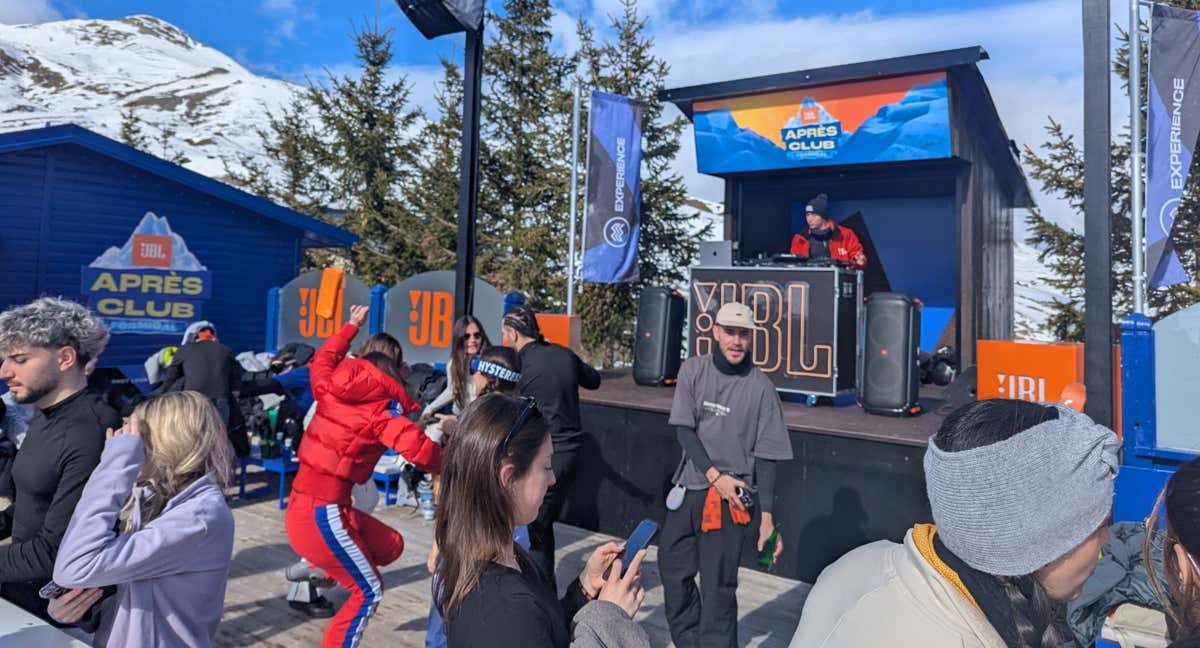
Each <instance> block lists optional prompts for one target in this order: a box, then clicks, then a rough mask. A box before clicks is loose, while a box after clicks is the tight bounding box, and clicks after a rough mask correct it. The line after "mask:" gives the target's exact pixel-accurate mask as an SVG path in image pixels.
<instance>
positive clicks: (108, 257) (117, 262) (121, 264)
mask: <svg viewBox="0 0 1200 648" xmlns="http://www.w3.org/2000/svg"><path fill="white" fill-rule="evenodd" d="M137 234H142V235H145V236H165V237H168V238H170V239H171V265H170V267H169V268H164V269H166V270H186V271H200V272H202V271H205V270H208V268H205V267H204V266H203V265H201V263H200V260H199V259H197V258H196V255H194V254H192V253H191V251H189V250H188V246H187V243H185V242H184V241H183V237H182V236H180V235H178V234H176V233H175V232H173V231H171V224H170V223H169V222H167V219H166V217H165V216H158V215H156V214H155V213H154V212H146V215H145V216H142V220H141V222H139V223H138V226H137V227H135V228H134V229H133V234H130V235H129V239H128V240H126V241H125V245H122V246H121V247H116V246H113V247H110V248H108V249H107V250H105V251H104V254H101V255H100V256H98V257H96V260H95V261H92V266H91V267H93V268H116V269H122V268H132V267H134V263H133V237H134V236H135V235H137Z"/></svg>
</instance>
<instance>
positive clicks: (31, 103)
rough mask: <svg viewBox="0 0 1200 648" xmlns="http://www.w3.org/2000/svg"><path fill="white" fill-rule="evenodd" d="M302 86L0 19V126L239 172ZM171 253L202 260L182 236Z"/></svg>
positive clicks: (199, 57) (1027, 318) (133, 26)
mask: <svg viewBox="0 0 1200 648" xmlns="http://www.w3.org/2000/svg"><path fill="white" fill-rule="evenodd" d="M300 89H301V88H300V87H299V86H296V85H293V84H291V83H287V82H285V81H280V80H278V79H271V78H267V77H261V76H257V75H255V74H253V73H252V72H250V71H249V70H247V69H245V68H244V67H243V66H242V65H240V64H239V63H237V62H236V61H235V60H233V59H232V58H230V57H229V56H227V55H225V54H223V53H221V52H219V51H217V50H215V49H213V48H211V47H208V46H206V45H204V44H202V43H200V42H198V41H196V40H195V39H193V38H192V37H191V36H189V35H188V34H186V33H185V32H183V30H181V29H179V28H178V27H176V26H174V25H172V24H170V23H168V22H165V21H163V20H160V19H158V18H155V17H153V16H146V15H141V16H130V17H127V18H123V19H120V20H65V21H58V22H49V23H42V24H37V25H4V24H0V132H3V131H14V130H22V129H26V128H37V127H41V126H45V125H47V124H63V123H75V124H79V125H80V126H83V127H84V128H88V129H91V130H94V131H96V132H98V133H101V134H103V135H106V136H108V137H111V138H113V139H119V138H120V124H121V112H122V111H125V110H132V111H134V112H135V114H136V115H137V116H138V118H139V119H140V120H141V121H142V128H143V131H144V133H145V135H146V136H147V137H148V139H149V141H150V142H151V144H150V145H149V146H148V148H149V152H150V153H158V154H161V150H160V145H159V144H158V139H159V135H160V134H161V133H162V132H163V129H164V127H165V128H169V129H171V130H173V131H175V135H174V136H173V137H172V138H171V139H170V142H169V146H170V148H171V149H172V150H173V151H177V152H181V153H183V154H184V155H186V156H187V157H188V158H189V159H190V162H188V163H187V164H186V166H187V167H189V168H191V169H192V170H194V171H197V172H199V173H202V174H205V175H208V176H211V177H215V178H220V177H222V176H224V175H225V164H224V163H225V162H226V161H228V162H230V163H231V164H232V165H233V166H234V167H235V168H236V167H237V164H236V160H237V159H238V158H239V157H240V156H243V155H250V156H262V155H263V151H262V148H261V145H260V142H259V138H258V135H257V133H256V129H257V128H260V127H262V125H263V124H264V123H265V118H266V115H267V112H268V111H276V112H277V111H280V110H281V109H282V108H283V107H284V105H285V104H286V103H287V102H288V101H289V99H290V98H291V96H292V94H293V93H294V92H296V91H298V90H300ZM719 117H721V116H720V115H708V117H707V118H709V119H718V118H719ZM701 118H702V115H699V114H698V115H697V119H698V120H699V119H701ZM729 122H730V124H729V126H735V124H733V122H732V119H730V120H729ZM754 137H755V138H757V139H760V140H762V143H763V145H764V146H771V148H774V146H773V145H771V144H770V142H769V141H768V140H766V139H765V138H762V137H761V136H759V135H754ZM776 150H778V149H776ZM264 161H265V162H267V164H268V165H271V161H270V160H264ZM681 210H682V211H684V212H686V213H689V214H697V213H698V217H697V218H696V221H695V227H696V229H697V230H698V229H699V228H701V227H703V226H704V225H705V224H712V225H713V226H714V227H713V230H712V233H713V238H720V236H721V227H722V223H723V214H724V206H723V205H722V204H721V203H719V202H711V201H703V200H700V199H698V198H689V200H688V202H687V204H686V205H684V206H683V207H681ZM146 219H151V222H149V223H147V221H146ZM155 219H158V217H156V216H153V214H147V216H146V217H145V218H144V219H143V221H142V225H139V229H140V228H141V227H142V226H146V227H147V228H149V229H154V228H156V227H158V225H157V220H155ZM162 225H163V226H165V221H164V223H162ZM167 229H169V227H168V228H167ZM1015 247H1016V250H1015V259H1014V260H1015V262H1016V302H1017V303H1016V320H1017V322H1016V324H1017V335H1018V337H1022V338H1025V339H1039V338H1045V337H1046V334H1045V333H1044V332H1043V331H1041V325H1042V323H1043V322H1045V319H1046V312H1045V308H1044V307H1043V306H1041V305H1040V304H1039V303H1038V301H1039V300H1045V299H1049V298H1050V296H1051V295H1052V294H1053V293H1052V292H1051V291H1049V290H1048V289H1047V288H1046V286H1045V284H1044V283H1043V282H1042V281H1041V280H1040V279H1039V277H1042V276H1045V275H1046V274H1047V271H1046V269H1045V268H1044V267H1043V266H1042V265H1041V264H1040V263H1039V262H1038V261H1037V254H1036V251H1034V250H1033V249H1032V248H1029V247H1028V246H1026V245H1024V244H1023V243H1017V244H1016V246H1015ZM175 250H177V251H180V250H182V251H183V252H184V253H185V255H186V257H190V260H191V261H194V262H195V263H196V265H197V266H198V265H199V262H198V261H196V259H195V257H193V256H191V255H190V254H186V246H184V245H183V244H182V241H181V240H180V239H179V238H178V237H175ZM123 252H124V250H123V249H122V248H115V247H114V248H112V249H110V250H108V251H107V252H106V253H105V254H104V255H102V256H101V258H99V259H97V263H101V262H114V263H123V260H122V259H119V258H118V257H121V256H123ZM110 255H111V257H110ZM109 257H110V258H109ZM180 258H181V260H184V257H182V256H181V257H180Z"/></svg>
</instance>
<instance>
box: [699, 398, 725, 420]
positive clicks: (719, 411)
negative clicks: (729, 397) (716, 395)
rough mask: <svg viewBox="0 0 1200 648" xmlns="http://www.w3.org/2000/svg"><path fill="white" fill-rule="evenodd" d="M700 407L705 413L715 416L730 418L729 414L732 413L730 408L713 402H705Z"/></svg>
mask: <svg viewBox="0 0 1200 648" xmlns="http://www.w3.org/2000/svg"><path fill="white" fill-rule="evenodd" d="M700 406H701V407H703V408H704V411H706V412H708V413H709V414H712V415H713V416H729V412H731V411H732V410H730V409H729V408H728V407H725V406H724V405H722V404H720V403H714V402H712V401H704V402H703V403H701V404H700Z"/></svg>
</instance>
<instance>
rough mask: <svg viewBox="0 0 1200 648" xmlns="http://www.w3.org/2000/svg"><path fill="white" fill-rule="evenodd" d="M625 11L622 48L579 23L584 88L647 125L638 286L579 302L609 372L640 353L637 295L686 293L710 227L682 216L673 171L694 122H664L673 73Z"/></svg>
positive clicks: (590, 346) (592, 349)
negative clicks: (612, 98) (665, 91)
mask: <svg viewBox="0 0 1200 648" xmlns="http://www.w3.org/2000/svg"><path fill="white" fill-rule="evenodd" d="M623 5H624V11H623V13H622V15H620V16H617V17H615V18H614V19H613V21H612V29H613V30H614V31H615V40H614V41H612V42H609V43H605V44H603V45H597V44H596V43H595V38H594V36H593V34H592V31H591V29H590V28H589V27H588V26H587V25H586V24H585V23H582V22H581V23H580V25H579V35H580V41H581V57H582V59H583V75H584V79H585V83H586V84H587V85H589V86H591V87H594V88H597V89H600V90H605V91H608V92H613V93H616V94H620V95H624V96H626V97H629V98H630V99H634V100H637V101H641V102H643V103H644V104H645V106H646V110H645V114H644V116H643V120H642V133H643V141H642V147H643V148H642V177H641V197H642V204H641V235H640V238H639V241H638V272H639V277H638V280H637V281H636V282H633V283H623V284H592V283H587V284H584V289H583V295H582V298H581V299H580V316H581V318H582V320H583V321H582V328H583V343H584V346H585V348H586V349H587V350H588V351H589V353H590V355H591V357H592V359H593V362H596V361H600V360H602V361H603V363H604V364H605V365H607V366H611V365H613V364H616V363H620V362H625V361H627V360H628V359H629V356H630V354H631V353H632V349H633V325H634V319H635V316H636V312H637V303H636V301H635V299H636V297H637V294H638V293H639V292H640V290H641V289H642V288H643V287H645V286H664V285H665V286H680V285H682V284H683V283H684V282H685V281H686V279H687V276H686V268H687V267H688V265H689V264H690V263H691V262H692V260H693V259H694V258H695V255H696V252H697V249H698V247H699V242H700V241H701V240H703V239H704V238H706V237H707V236H709V235H710V232H709V226H705V227H703V228H696V227H695V226H694V225H693V224H692V223H693V221H694V218H695V216H696V215H695V214H684V213H682V211H681V207H682V205H683V202H684V199H685V198H686V188H685V185H684V182H683V178H682V177H681V176H680V175H679V174H678V173H676V172H675V171H674V169H673V168H672V164H673V162H674V160H675V157H676V155H678V153H679V147H680V144H679V142H680V140H681V139H682V137H683V134H684V132H685V129H686V128H687V119H686V118H684V117H682V116H679V117H676V118H674V119H667V118H666V117H664V110H665V108H666V105H665V104H664V103H663V102H662V101H661V100H660V99H659V98H658V91H659V89H661V88H662V86H663V83H664V82H665V81H666V78H667V74H668V73H669V71H670V68H669V67H668V65H667V63H666V62H665V61H663V60H662V59H661V58H658V57H657V56H655V55H654V52H653V46H654V41H653V39H652V38H651V37H650V36H649V34H648V33H647V31H646V19H645V18H643V17H641V16H639V15H638V12H637V2H636V0H623Z"/></svg>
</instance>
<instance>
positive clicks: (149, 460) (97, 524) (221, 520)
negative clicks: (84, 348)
mask: <svg viewBox="0 0 1200 648" xmlns="http://www.w3.org/2000/svg"><path fill="white" fill-rule="evenodd" d="M233 457H234V455H233V448H232V447H230V444H229V439H228V438H227V436H226V434H225V428H224V425H222V423H221V418H220V414H218V412H217V410H216V408H215V407H214V406H213V404H212V401H211V400H209V399H208V398H207V397H205V396H204V395H202V394H200V393H198V392H193V391H183V392H175V393H170V394H165V395H163V396H159V397H157V398H154V399H152V400H149V401H146V402H144V403H142V404H141V405H139V406H138V407H137V409H135V410H134V412H133V414H132V415H131V416H130V417H129V419H128V420H127V421H126V422H125V425H124V426H122V427H121V428H120V429H118V430H113V429H109V431H108V441H107V442H106V443H105V445H104V451H103V453H102V454H101V456H100V465H99V466H97V467H96V470H95V472H94V473H92V477H91V479H90V480H89V481H88V483H87V486H86V487H84V489H83V496H82V497H81V498H80V500H79V505H78V506H77V507H76V508H75V514H74V515H73V516H72V518H71V524H70V525H69V526H68V527H67V533H66V536H65V537H64V538H63V543H62V546H61V547H60V548H59V551H58V560H57V562H56V563H55V565H54V581H55V582H56V583H57V584H58V585H60V586H62V587H68V588H80V589H82V591H84V592H85V594H84V595H82V596H80V597H78V598H77V599H76V601H75V602H62V603H60V602H59V601H58V600H56V601H55V602H54V603H52V604H51V606H50V612H51V614H52V615H54V616H56V617H57V618H59V620H61V621H67V622H69V621H71V620H72V619H70V618H69V617H71V616H74V615H75V614H82V613H83V612H84V611H86V608H85V609H84V610H79V609H78V608H80V607H83V605H82V603H80V601H82V602H83V603H86V601H87V600H88V599H95V598H98V597H99V589H98V588H103V587H109V586H116V595H115V596H112V597H110V598H109V599H107V600H105V601H104V602H103V603H102V604H101V609H100V627H99V630H98V631H97V633H96V638H95V645H96V646H122V647H141V646H145V647H152V646H153V647H158V646H162V647H167V646H193V647H203V646H210V645H212V641H213V637H214V636H215V635H216V633H217V624H218V623H219V622H220V620H221V609H222V606H223V604H224V600H225V584H226V581H227V579H228V576H229V560H230V557H231V555H232V553H233V513H232V512H231V511H230V510H229V505H228V503H227V502H226V500H225V495H224V492H223V489H224V488H225V487H226V486H228V485H229V483H230V481H231V478H232V476H233V462H234V458H233ZM114 529H119V530H114ZM63 598H65V597H63ZM89 607H90V606H89ZM64 617H66V618H64Z"/></svg>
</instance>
